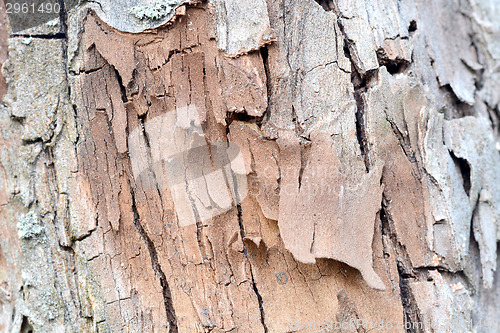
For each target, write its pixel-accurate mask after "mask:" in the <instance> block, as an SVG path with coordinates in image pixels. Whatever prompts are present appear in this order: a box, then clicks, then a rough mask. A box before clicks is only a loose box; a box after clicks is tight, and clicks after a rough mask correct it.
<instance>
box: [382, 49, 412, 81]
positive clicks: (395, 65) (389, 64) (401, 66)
mask: <svg viewBox="0 0 500 333" xmlns="http://www.w3.org/2000/svg"><path fill="white" fill-rule="evenodd" d="M377 60H378V64H379V66H385V68H387V71H388V72H389V74H391V75H396V74H401V73H404V72H405V71H406V70H407V69H408V68H409V67H410V62H409V61H407V60H405V59H401V58H396V59H390V58H389V57H388V56H387V54H386V52H385V50H384V49H378V50H377Z"/></svg>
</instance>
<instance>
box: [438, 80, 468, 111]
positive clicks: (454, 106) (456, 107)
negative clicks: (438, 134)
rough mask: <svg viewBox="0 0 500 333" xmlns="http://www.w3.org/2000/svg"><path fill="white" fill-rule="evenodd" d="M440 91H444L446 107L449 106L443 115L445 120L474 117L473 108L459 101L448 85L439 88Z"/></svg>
mask: <svg viewBox="0 0 500 333" xmlns="http://www.w3.org/2000/svg"><path fill="white" fill-rule="evenodd" d="M441 89H442V90H444V94H443V95H444V96H445V97H447V99H448V102H449V103H448V105H451V107H447V108H445V114H444V115H445V119H446V120H449V119H456V118H462V117H466V116H474V113H475V109H474V107H473V106H472V105H469V104H467V103H465V102H463V101H461V100H460V99H459V98H458V96H457V95H456V94H455V91H454V90H453V88H452V87H451V85H450V84H445V85H443V86H441Z"/></svg>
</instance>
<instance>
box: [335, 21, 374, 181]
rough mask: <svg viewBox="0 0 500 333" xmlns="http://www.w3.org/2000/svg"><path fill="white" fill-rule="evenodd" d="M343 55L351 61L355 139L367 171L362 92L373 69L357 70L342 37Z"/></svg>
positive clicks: (367, 157) (366, 142)
mask: <svg viewBox="0 0 500 333" xmlns="http://www.w3.org/2000/svg"><path fill="white" fill-rule="evenodd" d="M339 22H340V21H339ZM339 26H340V24H339ZM341 31H342V34H343V35H345V34H344V32H343V28H341ZM344 55H345V56H346V57H347V59H349V61H350V62H351V82H352V86H353V88H354V100H355V101H356V114H355V121H356V139H357V140H358V144H359V149H360V151H361V156H362V157H363V161H364V163H365V168H366V171H367V172H368V171H370V158H369V155H368V136H367V134H366V129H365V101H364V99H363V94H364V93H365V92H366V90H367V87H368V85H369V81H371V80H372V78H373V76H374V74H375V71H372V72H367V73H366V74H365V75H364V76H363V75H361V73H360V72H359V70H358V69H357V68H356V65H355V61H354V59H353V58H352V55H351V51H350V49H349V41H348V40H347V38H346V39H344Z"/></svg>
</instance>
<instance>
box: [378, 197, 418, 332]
mask: <svg viewBox="0 0 500 333" xmlns="http://www.w3.org/2000/svg"><path fill="white" fill-rule="evenodd" d="M380 223H381V228H382V235H383V236H387V237H388V238H389V239H390V242H391V243H392V244H386V243H385V242H384V252H385V248H386V247H387V246H391V247H392V248H393V249H394V251H395V252H396V254H397V256H398V258H397V263H396V264H397V269H398V275H399V289H400V296H401V305H402V306H403V312H404V320H405V329H406V332H407V333H423V332H425V329H424V327H423V320H422V315H421V314H420V310H419V308H418V306H417V305H416V304H417V302H416V300H415V296H414V295H413V292H412V290H411V286H410V281H411V279H414V278H415V274H414V270H413V267H412V265H411V261H410V258H409V256H408V253H407V250H406V248H405V247H404V245H403V244H401V243H400V242H399V241H398V239H397V236H396V233H395V231H394V221H393V219H392V216H391V214H390V212H389V209H388V207H387V199H386V197H385V194H382V209H381V210H380Z"/></svg>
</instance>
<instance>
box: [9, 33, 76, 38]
mask: <svg viewBox="0 0 500 333" xmlns="http://www.w3.org/2000/svg"><path fill="white" fill-rule="evenodd" d="M9 37H11V38H13V37H21V38H39V39H66V38H67V36H66V34H65V33H62V32H58V33H55V34H40V35H32V34H11V35H10V36H9Z"/></svg>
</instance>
